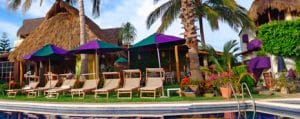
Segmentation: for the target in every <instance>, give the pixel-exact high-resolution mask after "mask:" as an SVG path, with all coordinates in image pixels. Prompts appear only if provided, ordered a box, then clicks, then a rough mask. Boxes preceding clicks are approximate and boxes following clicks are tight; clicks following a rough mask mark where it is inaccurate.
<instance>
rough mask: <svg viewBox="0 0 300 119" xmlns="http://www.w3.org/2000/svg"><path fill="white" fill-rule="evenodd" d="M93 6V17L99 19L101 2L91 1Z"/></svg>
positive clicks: (99, 0) (97, 0) (98, 0)
mask: <svg viewBox="0 0 300 119" xmlns="http://www.w3.org/2000/svg"><path fill="white" fill-rule="evenodd" d="M91 1H92V4H93V8H92V9H93V10H92V11H93V16H94V17H99V16H100V4H101V0H91Z"/></svg>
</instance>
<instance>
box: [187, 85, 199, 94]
mask: <svg viewBox="0 0 300 119" xmlns="http://www.w3.org/2000/svg"><path fill="white" fill-rule="evenodd" d="M188 87H189V88H190V89H191V90H193V91H194V92H196V91H197V90H198V87H199V86H198V85H188Z"/></svg>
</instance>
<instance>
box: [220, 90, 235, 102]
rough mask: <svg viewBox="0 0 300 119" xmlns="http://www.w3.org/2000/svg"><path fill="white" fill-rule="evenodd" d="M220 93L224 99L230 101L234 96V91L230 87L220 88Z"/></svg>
mask: <svg viewBox="0 0 300 119" xmlns="http://www.w3.org/2000/svg"><path fill="white" fill-rule="evenodd" d="M220 91H221V94H222V97H223V98H226V99H229V98H231V96H232V90H231V88H229V87H220Z"/></svg>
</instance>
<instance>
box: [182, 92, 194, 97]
mask: <svg viewBox="0 0 300 119" xmlns="http://www.w3.org/2000/svg"><path fill="white" fill-rule="evenodd" d="M183 94H184V96H185V97H196V94H195V92H183Z"/></svg>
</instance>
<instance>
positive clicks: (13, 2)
mask: <svg viewBox="0 0 300 119" xmlns="http://www.w3.org/2000/svg"><path fill="white" fill-rule="evenodd" d="M62 1H65V2H67V3H69V4H71V5H74V4H76V3H77V0H56V2H62ZM42 2H43V0H41V1H40V5H42ZM78 2H79V19H80V44H81V45H82V44H84V43H86V38H85V28H84V25H85V15H84V3H83V0H78ZM100 2H101V0H92V5H93V7H92V11H93V12H92V13H93V16H94V17H98V16H99V15H100ZM21 3H22V0H8V8H9V9H12V10H17V9H18V8H19V7H20V6H21ZM31 3H32V0H25V1H24V2H23V4H22V11H23V13H25V12H26V11H28V10H29V8H30V6H31ZM87 66H88V65H87V56H86V55H85V54H82V55H81V70H80V71H81V74H82V73H87V70H88V67H87Z"/></svg>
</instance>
